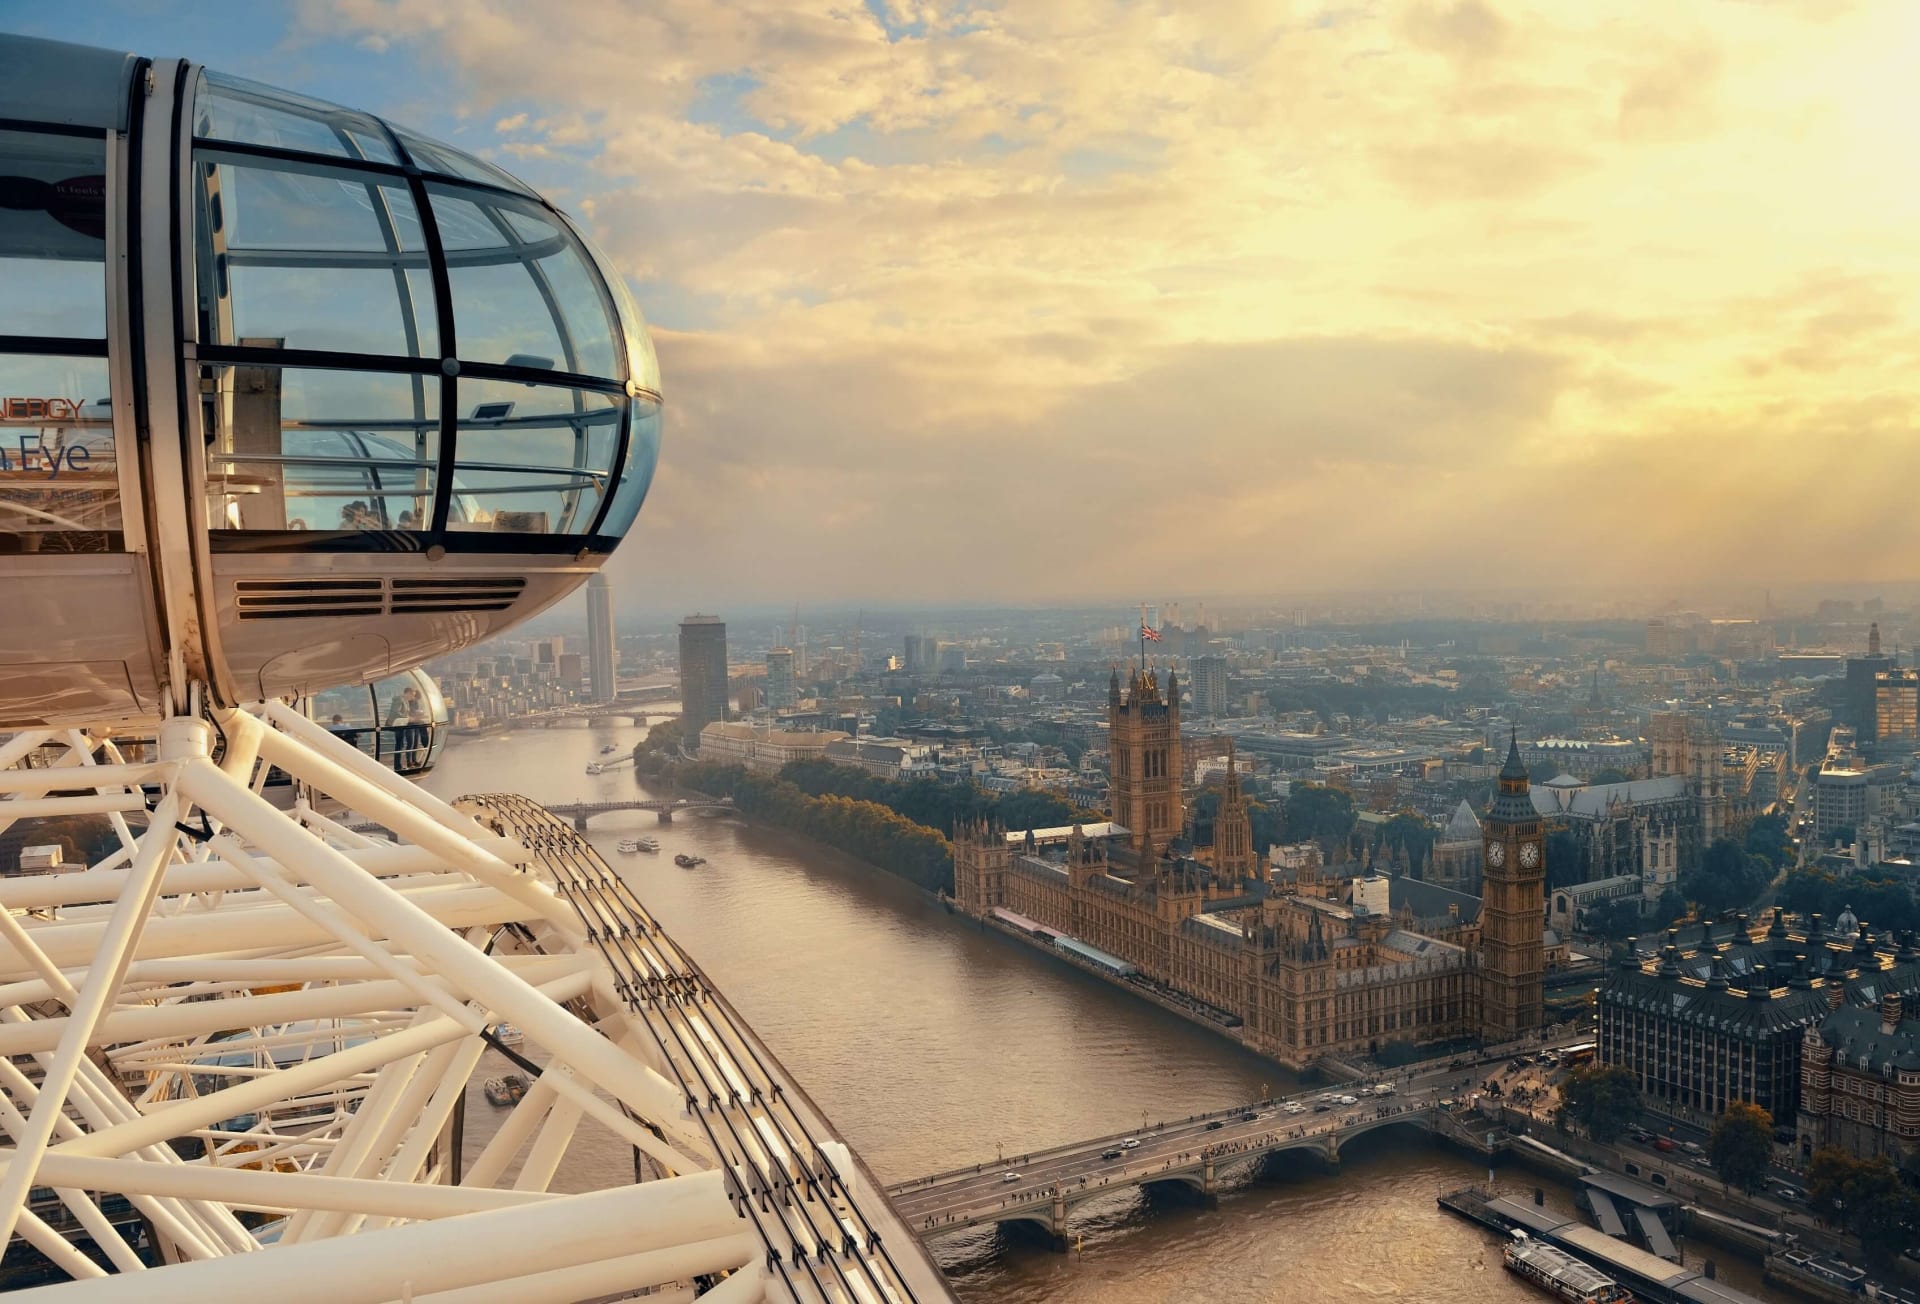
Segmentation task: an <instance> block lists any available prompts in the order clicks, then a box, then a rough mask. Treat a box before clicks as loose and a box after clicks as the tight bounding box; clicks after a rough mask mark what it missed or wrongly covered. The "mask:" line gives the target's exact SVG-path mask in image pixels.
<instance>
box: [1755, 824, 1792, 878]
mask: <svg viewBox="0 0 1920 1304" xmlns="http://www.w3.org/2000/svg"><path fill="white" fill-rule="evenodd" d="M1746 849H1747V853H1748V854H1749V855H1754V856H1761V857H1763V858H1765V860H1766V862H1767V863H1768V864H1769V865H1771V866H1773V868H1775V869H1780V868H1781V867H1783V866H1785V865H1786V864H1787V863H1788V861H1789V860H1790V859H1791V855H1792V853H1791V851H1790V850H1789V848H1788V847H1787V817H1786V816H1785V815H1756V816H1754V818H1753V822H1752V823H1750V824H1748V825H1747V840H1746Z"/></svg>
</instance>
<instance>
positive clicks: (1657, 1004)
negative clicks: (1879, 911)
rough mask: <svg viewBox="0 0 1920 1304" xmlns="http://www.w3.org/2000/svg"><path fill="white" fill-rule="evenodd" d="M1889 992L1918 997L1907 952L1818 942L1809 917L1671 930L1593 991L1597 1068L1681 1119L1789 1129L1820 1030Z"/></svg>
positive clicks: (1838, 938)
mask: <svg viewBox="0 0 1920 1304" xmlns="http://www.w3.org/2000/svg"><path fill="white" fill-rule="evenodd" d="M1842 918H1843V919H1844V918H1846V917H1845V916H1843V917H1842ZM1889 991H1892V992H1898V993H1901V994H1902V995H1903V996H1904V997H1905V998H1906V999H1908V1000H1914V999H1916V997H1917V996H1920V963H1917V962H1916V960H1915V957H1914V953H1913V951H1912V948H1911V947H1910V946H1902V947H1899V948H1895V947H1894V946H1892V945H1891V944H1890V943H1888V942H1886V941H1884V940H1880V941H1876V939H1875V938H1874V937H1873V936H1872V935H1871V933H1870V932H1869V931H1868V930H1866V929H1864V928H1863V929H1859V930H1857V931H1841V932H1829V931H1828V930H1827V929H1826V926H1825V924H1824V921H1823V920H1822V919H1821V918H1820V916H1818V915H1815V916H1812V917H1811V918H1810V919H1809V920H1807V921H1806V922H1805V924H1804V925H1792V926H1790V925H1789V923H1788V921H1787V919H1786V917H1785V915H1784V914H1783V913H1781V912H1779V911H1775V912H1774V916H1773V919H1772V921H1771V923H1770V924H1769V925H1768V926H1766V927H1764V928H1749V927H1748V925H1747V922H1746V919H1745V917H1744V916H1742V917H1741V918H1740V919H1739V920H1738V921H1735V922H1730V923H1723V924H1713V925H1706V926H1701V925H1695V926H1693V927H1691V928H1689V929H1685V930H1679V929H1675V930H1670V931H1669V932H1668V934H1667V936H1666V939H1665V941H1664V944H1662V945H1660V946H1659V948H1658V949H1657V950H1653V951H1642V950H1640V949H1639V948H1638V947H1636V948H1634V950H1633V951H1632V953H1630V954H1629V956H1628V958H1626V959H1624V960H1622V961H1621V962H1620V963H1619V964H1618V965H1617V966H1616V967H1615V969H1614V971H1613V972H1612V973H1610V974H1609V975H1608V977H1607V981H1606V982H1605V984H1603V986H1602V987H1601V990H1600V996H1599V1007H1600V1036H1599V1043H1600V1044H1599V1058H1600V1061H1601V1062H1602V1063H1605V1064H1613V1065H1621V1066H1624V1067H1626V1068H1628V1069H1630V1070H1632V1071H1633V1073H1634V1075H1635V1076H1636V1077H1637V1078H1638V1079H1639V1081H1640V1088H1641V1090H1642V1091H1644V1092H1645V1093H1646V1094H1648V1095H1649V1096H1653V1097H1656V1098H1658V1099H1661V1100H1665V1101H1668V1102H1670V1103H1672V1104H1674V1105H1677V1106H1680V1107H1681V1108H1684V1109H1689V1110H1694V1111H1697V1112H1700V1113H1706V1114H1717V1113H1720V1112H1722V1111H1724V1110H1725V1109H1726V1107H1727V1105H1728V1104H1730V1103H1731V1102H1733V1101H1735V1100H1744V1101H1748V1102H1750V1103H1753V1104H1757V1105H1759V1106H1760V1107H1761V1108H1763V1109H1765V1110H1766V1111H1767V1112H1768V1113H1770V1114H1772V1115H1773V1117H1774V1121H1775V1123H1776V1125H1778V1126H1780V1127H1783V1128H1785V1127H1791V1126H1793V1124H1794V1122H1795V1120H1796V1119H1797V1118H1798V1116H1799V1114H1800V1110H1801V1088H1802V1085H1803V1080H1804V1072H1803V1064H1802V1057H1803V1055H1804V1052H1805V1048H1806V1046H1807V1045H1809V1044H1810V1042H1811V1039H1812V1038H1815V1037H1818V1035H1819V1033H1820V1029H1821V1027H1822V1025H1823V1022H1824V1021H1825V1020H1826V1019H1827V1018H1828V1017H1829V1016H1830V1015H1831V1014H1832V1013H1833V1012H1834V1011H1836V1010H1840V1009H1842V1008H1843V1007H1856V1006H1863V1005H1866V1006H1870V1005H1873V1004H1874V1003H1875V1002H1876V1001H1878V1000H1879V999H1880V998H1881V997H1882V996H1883V995H1884V994H1885V993H1886V992H1889Z"/></svg>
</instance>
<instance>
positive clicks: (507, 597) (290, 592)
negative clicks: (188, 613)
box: [233, 575, 527, 620]
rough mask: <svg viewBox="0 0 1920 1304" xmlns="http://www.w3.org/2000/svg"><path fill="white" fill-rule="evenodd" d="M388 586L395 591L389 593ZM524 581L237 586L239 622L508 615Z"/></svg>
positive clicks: (478, 578)
mask: <svg viewBox="0 0 1920 1304" xmlns="http://www.w3.org/2000/svg"><path fill="white" fill-rule="evenodd" d="M389 585H390V586H391V588H389ZM526 587H527V581H526V577H525V576H523V575H463V576H455V577H448V578H445V579H438V578H436V579H395V580H391V581H389V580H381V579H339V580H305V579H302V580H296V579H284V580H236V581H234V585H233V596H234V605H235V607H236V608H237V610H238V612H239V617H240V619H241V620H296V619H302V618H318V617H331V618H335V619H338V618H342V617H354V616H384V615H395V616H418V615H436V614H440V613H460V612H469V611H505V610H506V609H507V608H509V607H511V606H512V605H513V604H514V603H515V602H517V601H518V600H519V598H520V595H521V594H522V593H523V592H525V591H526Z"/></svg>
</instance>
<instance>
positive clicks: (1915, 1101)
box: [1799, 991, 1920, 1177]
mask: <svg viewBox="0 0 1920 1304" xmlns="http://www.w3.org/2000/svg"><path fill="white" fill-rule="evenodd" d="M1799 1132H1800V1143H1801V1145H1802V1147H1803V1148H1804V1150H1805V1151H1806V1152H1807V1153H1811V1152H1812V1151H1814V1150H1816V1149H1819V1148H1820V1147H1821V1146H1839V1147H1840V1148H1841V1149H1843V1150H1848V1151H1851V1152H1852V1153H1853V1154H1856V1155H1859V1156H1861V1157H1862V1158H1871V1157H1873V1156H1876V1155H1885V1156H1886V1157H1887V1158H1888V1159H1891V1160H1892V1161H1893V1162H1894V1164H1895V1165H1896V1166H1899V1167H1902V1168H1905V1169H1906V1170H1907V1171H1908V1172H1909V1173H1911V1174H1913V1175H1914V1176H1916V1177H1920V1017H1915V1014H1914V1013H1909V1005H1908V1002H1907V1000H1906V998H1905V997H1903V996H1902V995H1901V994H1900V993H1899V992H1892V991H1890V992H1887V993H1885V994H1884V995H1882V996H1881V998H1880V1004H1879V1005H1878V1006H1859V1005H1843V1006H1842V1007H1840V1008H1839V1009H1837V1010H1835V1011H1833V1012H1832V1013H1831V1014H1829V1015H1828V1016H1827V1017H1826V1018H1825V1019H1823V1020H1821V1022H1820V1024H1819V1026H1818V1027H1811V1028H1808V1029H1807V1035H1806V1041H1805V1044H1804V1046H1803V1048H1802V1050H1801V1054H1800V1113H1799Z"/></svg>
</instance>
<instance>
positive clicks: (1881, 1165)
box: [1807, 1146, 1920, 1257]
mask: <svg viewBox="0 0 1920 1304" xmlns="http://www.w3.org/2000/svg"><path fill="white" fill-rule="evenodd" d="M1807 1204H1808V1207H1810V1208H1811V1209H1812V1210H1813V1211H1814V1212H1815V1213H1817V1214H1819V1215H1820V1216H1821V1217H1822V1218H1825V1219H1826V1220H1827V1221H1828V1222H1832V1223H1838V1224H1839V1225H1840V1226H1842V1227H1845V1228H1846V1229H1847V1230H1848V1231H1850V1232H1852V1233H1853V1234H1854V1235H1855V1236H1858V1237H1859V1238H1860V1243H1861V1244H1862V1245H1864V1246H1865V1247H1866V1249H1867V1252H1868V1253H1869V1254H1873V1255H1875V1256H1876V1257H1877V1256H1879V1255H1882V1254H1887V1253H1890V1252H1894V1251H1897V1250H1899V1249H1900V1248H1901V1247H1903V1246H1908V1245H1912V1244H1915V1243H1916V1241H1920V1194H1915V1192H1914V1190H1913V1188H1912V1187H1910V1186H1908V1185H1907V1184H1906V1183H1905V1182H1903V1181H1902V1180H1901V1178H1900V1172H1899V1170H1898V1169H1896V1168H1895V1167H1894V1166H1893V1162H1892V1161H1891V1160H1889V1159H1888V1158H1887V1157H1886V1156H1885V1155H1876V1156H1874V1157H1873V1158H1872V1159H1859V1158H1856V1157H1855V1156H1853V1155H1851V1154H1849V1153H1848V1152H1847V1151H1845V1150H1842V1149H1840V1148H1839V1147H1837V1146H1827V1147H1824V1148H1823V1149H1820V1150H1816V1151H1814V1152H1813V1161H1812V1163H1811V1164H1810V1165H1809V1166H1808V1169H1807Z"/></svg>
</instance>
